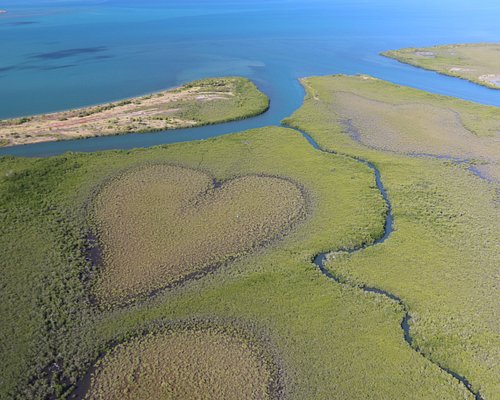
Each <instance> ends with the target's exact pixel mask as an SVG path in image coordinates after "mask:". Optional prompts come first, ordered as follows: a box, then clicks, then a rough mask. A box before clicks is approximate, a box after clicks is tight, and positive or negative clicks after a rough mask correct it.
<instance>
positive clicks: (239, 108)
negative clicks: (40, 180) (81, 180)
mask: <svg viewBox="0 0 500 400" xmlns="http://www.w3.org/2000/svg"><path fill="white" fill-rule="evenodd" d="M268 107H269V99H268V98H267V96H266V95H265V94H264V93H262V92H261V91H259V89H257V87H256V86H255V85H254V84H253V83H252V82H251V81H250V80H248V79H246V78H240V77H228V78H209V79H202V80H198V81H194V82H191V83H188V84H186V85H184V86H181V87H180V88H176V89H171V90H166V91H163V92H159V93H153V94H149V95H147V96H142V97H136V98H132V99H127V100H122V101H119V102H116V103H108V104H103V105H99V106H92V107H86V108H80V109H76V110H70V111H63V112H57V113H53V114H43V115H36V116H33V117H23V118H21V119H10V120H3V121H0V141H5V142H6V145H17V144H26V143H35V142H42V141H53V140H65V139H78V138H82V137H91V136H103V135H118V134H124V133H130V132H153V131H162V130H168V129H178V128H188V127H193V126H201V125H210V124H216V123H221V122H226V121H234V120H238V119H244V118H249V117H252V116H255V115H258V114H262V113H263V112H265V111H266V110H267V109H268Z"/></svg>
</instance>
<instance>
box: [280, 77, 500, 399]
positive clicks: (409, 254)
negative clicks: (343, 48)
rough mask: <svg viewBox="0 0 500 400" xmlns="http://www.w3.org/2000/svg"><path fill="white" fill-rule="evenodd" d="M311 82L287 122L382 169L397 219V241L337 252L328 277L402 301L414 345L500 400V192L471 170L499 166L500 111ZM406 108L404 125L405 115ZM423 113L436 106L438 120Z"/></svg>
mask: <svg viewBox="0 0 500 400" xmlns="http://www.w3.org/2000/svg"><path fill="white" fill-rule="evenodd" d="M302 82H303V85H304V87H305V88H306V90H307V96H306V99H305V101H304V105H303V106H302V108H301V109H299V110H298V111H297V112H296V113H295V114H294V115H293V116H292V117H291V118H289V119H287V120H286V121H285V122H286V123H287V124H288V125H290V126H293V127H297V128H300V129H302V130H304V131H306V132H308V133H309V134H310V135H311V136H312V137H313V139H315V140H316V141H317V142H318V143H319V145H320V146H321V147H322V148H324V149H325V150H330V151H337V152H339V153H345V154H349V155H352V156H354V157H360V158H363V159H366V160H368V161H370V162H372V163H374V164H375V165H376V166H377V167H378V168H379V170H380V172H381V174H382V177H383V180H384V185H385V188H386V189H387V192H388V196H389V199H390V201H391V204H392V212H393V217H394V232H393V233H392V235H391V236H390V238H389V239H388V240H386V241H385V242H383V243H381V244H378V245H376V246H372V247H369V248H367V249H365V250H363V251H360V252H355V253H348V252H345V251H341V250H340V251H336V252H332V253H331V254H330V255H329V257H328V261H327V264H326V266H327V268H328V269H329V270H330V271H331V272H332V274H334V275H335V276H336V277H337V278H338V279H340V280H341V281H344V282H346V284H348V285H353V286H368V287H376V288H380V289H383V290H385V291H388V292H390V293H392V294H394V295H396V296H398V297H399V298H400V299H402V301H403V302H404V303H405V304H406V307H407V309H408V312H409V315H410V316H411V319H410V321H409V324H410V334H411V337H412V347H414V348H415V349H417V350H418V352H419V353H420V354H422V355H424V356H425V357H426V358H428V359H430V360H432V361H433V362H435V363H437V364H438V365H440V366H441V367H442V368H445V369H448V370H451V371H454V372H455V373H456V374H458V375H461V376H462V377H465V378H466V379H467V380H468V382H469V383H470V384H471V386H472V390H473V391H474V392H475V393H477V392H479V393H480V395H479V396H480V397H478V398H483V399H498V398H499V397H498V394H499V393H500V387H499V386H498V376H499V374H500V365H499V364H498V359H499V353H498V349H499V347H500V346H499V345H500V337H499V335H498V331H499V325H498V318H496V315H498V312H499V311H500V310H499V305H498V289H497V288H496V287H495V283H494V282H495V281H496V279H498V273H499V270H498V256H499V254H498V242H499V240H500V237H499V232H498V225H499V223H500V221H499V214H498V203H499V198H498V190H499V188H498V183H497V182H495V181H494V180H491V179H490V180H489V179H484V178H483V177H481V176H478V174H474V173H473V172H474V171H471V167H473V165H472V164H471V162H472V163H474V162H475V161H474V160H481V162H484V163H486V164H488V163H489V164H491V165H498V164H497V163H498V158H499V157H500V152H499V151H498V147H496V146H497V135H498V129H499V126H500V123H499V122H500V120H499V110H498V108H493V107H485V106H480V105H477V104H474V103H467V102H464V101H460V100H456V99H451V98H447V97H443V96H437V95H431V94H426V93H424V92H420V91H417V90H414V89H409V88H405V87H401V86H397V85H393V84H390V83H387V82H383V81H380V80H377V79H374V78H370V77H367V76H353V77H348V76H328V77H314V78H306V79H304V80H303V81H302ZM403 104H404V105H405V109H404V112H401V113H400V115H399V116H397V115H396V113H395V112H394V111H393V110H394V109H396V108H397V107H400V105H403ZM416 104H418V105H419V106H418V110H420V107H422V106H423V107H425V109H426V113H427V114H428V115H427V118H426V121H421V118H422V117H423V115H422V114H421V113H420V112H419V111H417V108H415V107H414V106H413V105H416ZM408 105H411V106H408ZM443 109H446V110H448V111H449V112H452V113H453V115H457V119H450V118H451V114H450V113H448V114H447V115H448V116H449V117H448V119H447V120H443V118H444V115H445V114H442V112H443ZM374 110H377V114H376V115H372V114H368V115H367V114H366V112H367V111H370V112H372V111H374ZM451 121H454V122H453V123H451ZM458 121H460V122H461V124H462V126H460V125H457V124H458ZM369 125H371V126H372V127H373V129H370V130H369V129H368V126H369ZM429 129H430V130H431V131H432V132H435V133H434V135H430V134H429V133H428V131H429ZM391 130H394V131H397V132H400V134H401V137H400V138H398V141H396V142H394V141H392V140H390V139H389V137H388V135H390V134H391ZM464 130H465V131H467V132H468V134H467V135H466V134H465V132H464ZM443 140H446V141H447V144H446V146H444V145H443ZM419 153H426V154H419ZM424 155H425V157H424ZM469 158H471V159H473V160H469ZM486 164H485V165H486ZM489 164H488V165H489ZM432 398H439V397H436V396H434V397H432Z"/></svg>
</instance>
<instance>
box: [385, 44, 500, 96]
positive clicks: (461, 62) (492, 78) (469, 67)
mask: <svg viewBox="0 0 500 400" xmlns="http://www.w3.org/2000/svg"><path fill="white" fill-rule="evenodd" d="M382 55H384V56H386V57H390V58H394V59H396V60H398V61H401V62H403V63H406V64H411V65H414V66H416V67H420V68H424V69H429V70H431V71H437V72H439V73H441V74H445V75H449V76H454V77H457V78H461V79H466V80H468V81H471V82H474V83H477V84H479V85H483V86H486V87H489V88H492V89H500V43H467V44H450V45H443V46H432V47H419V48H406V49H400V50H391V51H386V52H384V53H382Z"/></svg>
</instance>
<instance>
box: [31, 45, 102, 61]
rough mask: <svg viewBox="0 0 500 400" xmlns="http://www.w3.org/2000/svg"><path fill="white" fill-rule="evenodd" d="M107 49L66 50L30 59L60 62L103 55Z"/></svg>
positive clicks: (98, 47) (97, 47)
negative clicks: (82, 56) (92, 55)
mask: <svg viewBox="0 0 500 400" xmlns="http://www.w3.org/2000/svg"><path fill="white" fill-rule="evenodd" d="M107 49H108V48H107V47H105V46H96V47H81V48H76V49H66V50H59V51H52V52H48V53H39V54H35V55H33V56H31V57H30V58H37V59H40V60H60V59H62V58H69V57H77V56H79V55H82V54H95V53H102V52H104V51H106V50H107Z"/></svg>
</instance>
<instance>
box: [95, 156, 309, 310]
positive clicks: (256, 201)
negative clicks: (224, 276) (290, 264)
mask: <svg viewBox="0 0 500 400" xmlns="http://www.w3.org/2000/svg"><path fill="white" fill-rule="evenodd" d="M92 209H93V218H94V221H95V224H96V229H97V233H98V237H99V243H100V246H101V254H102V263H103V266H104V268H103V270H102V271H101V273H100V276H99V278H98V281H97V283H96V285H95V295H96V297H97V299H98V301H99V302H102V303H108V304H116V303H123V302H127V301H128V300H130V299H132V298H134V297H137V296H145V295H148V294H152V293H154V292H156V291H158V290H160V289H162V288H165V287H168V286H170V285H172V284H175V283H179V282H182V281H184V280H186V279H189V278H192V277H194V276H197V275H201V274H202V273H204V272H206V271H208V270H210V269H212V268H215V267H216V266H219V265H221V264H223V263H224V262H227V261H229V260H232V259H234V258H236V257H239V256H241V255H244V254H246V253H248V252H250V251H252V250H255V249H257V248H259V247H261V246H263V245H265V244H267V243H269V242H270V241H272V240H274V239H277V238H280V237H282V236H283V235H284V234H286V233H287V232H288V231H289V230H290V229H291V227H292V226H293V225H294V224H295V223H296V222H297V221H298V220H300V219H301V218H303V217H304V216H305V214H306V200H305V197H304V193H303V191H302V190H301V188H300V187H299V186H298V185H297V184H295V183H294V182H292V181H290V180H288V179H284V178H278V177H272V176H257V175H249V176H243V177H238V178H234V179H231V180H228V181H226V182H224V183H223V184H218V183H217V182H216V181H215V180H214V179H213V178H212V177H211V176H210V175H208V174H207V173H205V172H202V171H198V170H194V169H189V168H184V167H179V166H172V165H162V164H156V165H147V166H142V167H139V168H136V169H134V170H130V171H127V172H124V173H123V174H121V175H119V176H117V177H115V178H114V179H112V180H110V181H109V182H108V183H107V184H106V185H104V186H103V187H102V189H101V190H100V191H99V193H98V194H97V196H96V198H95V201H94V203H93V207H92Z"/></svg>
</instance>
